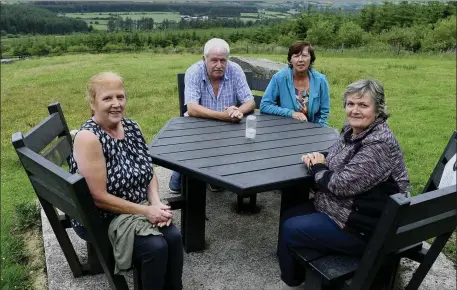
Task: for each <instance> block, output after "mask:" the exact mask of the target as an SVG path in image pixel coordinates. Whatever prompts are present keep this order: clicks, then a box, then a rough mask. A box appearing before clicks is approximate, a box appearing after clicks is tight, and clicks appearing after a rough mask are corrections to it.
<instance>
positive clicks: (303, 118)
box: [292, 112, 308, 121]
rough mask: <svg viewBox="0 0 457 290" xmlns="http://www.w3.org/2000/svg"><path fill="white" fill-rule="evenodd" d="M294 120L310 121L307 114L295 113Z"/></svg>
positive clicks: (293, 114)
mask: <svg viewBox="0 0 457 290" xmlns="http://www.w3.org/2000/svg"><path fill="white" fill-rule="evenodd" d="M292 118H294V119H296V120H299V121H308V118H306V116H305V114H303V113H302V112H293V113H292Z"/></svg>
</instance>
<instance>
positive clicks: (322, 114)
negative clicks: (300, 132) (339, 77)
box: [316, 76, 330, 127]
mask: <svg viewBox="0 0 457 290" xmlns="http://www.w3.org/2000/svg"><path fill="white" fill-rule="evenodd" d="M319 94H320V100H321V102H320V106H319V118H318V119H317V122H316V123H318V124H319V125H323V126H327V127H328V123H327V118H328V114H329V113H330V90H329V87H328V81H327V77H325V76H324V77H323V79H322V82H321V85H320V91H319Z"/></svg>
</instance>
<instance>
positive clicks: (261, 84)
mask: <svg viewBox="0 0 457 290" xmlns="http://www.w3.org/2000/svg"><path fill="white" fill-rule="evenodd" d="M245 75H246V80H247V81H248V85H249V88H250V89H251V90H252V91H254V93H253V95H254V101H255V108H256V109H259V108H260V102H261V101H262V96H263V95H260V94H258V93H257V92H265V90H266V89H267V87H268V84H269V83H270V79H262V78H258V77H256V76H254V74H253V73H252V72H245Z"/></svg>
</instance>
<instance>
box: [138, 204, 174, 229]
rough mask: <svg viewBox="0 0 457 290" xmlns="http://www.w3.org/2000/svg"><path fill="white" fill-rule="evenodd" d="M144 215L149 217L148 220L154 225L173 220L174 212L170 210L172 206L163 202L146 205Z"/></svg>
mask: <svg viewBox="0 0 457 290" xmlns="http://www.w3.org/2000/svg"><path fill="white" fill-rule="evenodd" d="M144 216H146V218H147V219H148V221H149V222H150V223H151V224H153V225H156V224H157V225H158V224H159V223H160V224H162V223H165V224H167V223H168V222H169V221H171V218H172V217H173V214H172V213H171V211H170V207H169V206H166V205H164V204H162V206H160V205H148V206H146V210H145V213H144Z"/></svg>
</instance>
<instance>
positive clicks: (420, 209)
mask: <svg viewBox="0 0 457 290" xmlns="http://www.w3.org/2000/svg"><path fill="white" fill-rule="evenodd" d="M455 137H456V133H455V132H454V134H453V135H452V137H451V139H450V142H449V144H448V146H446V149H445V151H444V153H443V155H442V157H441V158H440V160H439V162H438V165H437V166H436V168H435V170H434V171H433V173H432V175H431V177H430V180H429V182H428V183H427V187H426V188H433V189H434V190H431V191H427V192H424V193H422V194H419V195H417V196H414V197H412V198H410V199H409V198H407V197H405V195H404V194H395V195H393V196H391V197H390V199H389V201H388V203H387V205H386V208H385V210H384V212H383V215H382V216H381V219H380V221H379V223H378V226H377V227H376V230H375V232H374V234H373V236H372V238H371V239H370V242H369V244H368V247H367V250H366V251H365V254H364V256H363V257H362V260H361V261H360V265H359V267H358V269H357V271H356V272H355V275H354V277H353V279H352V282H351V289H360V290H361V289H369V286H370V285H371V283H372V281H373V279H374V277H375V275H376V273H377V271H378V270H379V267H380V266H381V264H382V263H383V261H384V259H386V258H388V257H389V255H392V254H394V253H398V252H405V251H407V249H408V248H410V247H413V246H415V245H417V244H418V243H421V242H423V241H426V240H428V239H431V238H435V240H434V241H433V243H432V245H431V247H430V249H429V250H428V251H426V252H425V253H423V257H422V258H421V261H420V262H421V265H420V266H419V268H418V269H417V270H416V272H415V274H414V275H413V278H412V279H411V280H410V282H409V284H408V286H407V288H406V289H417V288H418V287H419V285H420V284H421V282H422V281H423V279H424V278H425V275H426V274H427V272H428V271H429V269H430V267H431V266H432V264H433V262H434V261H435V259H436V258H437V257H438V255H439V253H440V252H441V250H442V249H443V247H444V245H445V244H446V242H447V241H448V240H449V238H450V236H451V235H452V232H454V231H455V229H456V227H457V193H456V191H457V190H456V185H452V186H448V187H444V188H441V189H436V188H437V186H438V184H437V183H436V180H438V182H439V180H440V178H441V174H442V173H443V168H444V165H442V164H443V160H449V159H450V157H452V156H453V155H454V154H455V153H456V146H455ZM449 156H450V157H449ZM445 163H446V162H444V164H445Z"/></svg>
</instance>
